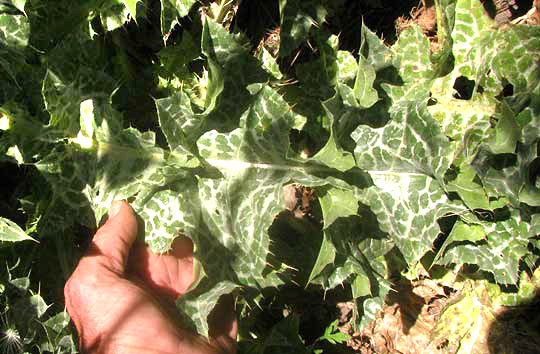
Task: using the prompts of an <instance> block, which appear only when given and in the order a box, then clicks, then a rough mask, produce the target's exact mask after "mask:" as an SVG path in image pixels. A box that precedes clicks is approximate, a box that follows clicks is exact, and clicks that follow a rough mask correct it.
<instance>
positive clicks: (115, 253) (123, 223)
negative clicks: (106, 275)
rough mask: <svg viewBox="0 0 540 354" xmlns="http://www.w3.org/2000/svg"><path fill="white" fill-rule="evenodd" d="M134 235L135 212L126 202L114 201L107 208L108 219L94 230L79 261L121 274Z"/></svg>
mask: <svg viewBox="0 0 540 354" xmlns="http://www.w3.org/2000/svg"><path fill="white" fill-rule="evenodd" d="M136 237H137V219H136V217H135V212H134V211H133V209H132V208H131V206H130V205H129V204H128V203H127V202H124V201H114V202H113V203H112V204H111V208H110V210H109V219H108V220H107V222H106V223H105V225H103V226H102V227H100V228H99V230H98V231H97V232H96V234H95V236H94V239H93V240H92V243H91V244H90V248H89V249H88V252H87V253H86V254H85V256H84V257H83V259H82V260H81V263H95V264H94V266H95V267H100V266H101V267H105V268H107V269H108V270H110V271H112V272H114V273H116V274H118V275H123V274H124V272H125V268H126V263H127V260H128V256H129V251H130V249H131V245H132V244H133V242H134V241H135V239H136Z"/></svg>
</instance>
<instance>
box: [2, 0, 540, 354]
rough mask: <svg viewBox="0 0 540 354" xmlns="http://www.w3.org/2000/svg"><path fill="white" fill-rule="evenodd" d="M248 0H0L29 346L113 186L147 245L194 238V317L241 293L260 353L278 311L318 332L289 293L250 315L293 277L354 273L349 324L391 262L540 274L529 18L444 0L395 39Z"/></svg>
mask: <svg viewBox="0 0 540 354" xmlns="http://www.w3.org/2000/svg"><path fill="white" fill-rule="evenodd" d="M377 2H378V1H366V2H365V3H366V6H368V3H370V4H371V3H377ZM254 3H257V4H262V3H266V1H265V2H249V1H245V2H241V1H233V0H219V1H196V0H177V1H170V0H156V1H149V0H145V1H137V0H110V1H97V0H90V1H75V2H74V1H71V0H54V1H52V0H17V1H1V2H0V163H2V169H1V170H0V172H2V173H5V176H4V175H2V178H3V179H2V181H3V185H5V187H4V189H3V190H2V191H1V193H2V198H1V200H2V204H0V211H1V214H0V260H1V261H2V262H4V260H5V262H7V263H9V264H13V263H15V261H16V260H17V259H19V258H20V259H21V261H20V264H19V265H18V268H17V270H16V272H17V273H18V274H19V273H20V274H19V276H20V277H22V278H20V279H23V278H24V279H26V278H27V279H28V280H24V281H20V280H19V281H18V283H17V284H16V285H17V286H15V288H17V289H19V290H20V289H22V290H20V291H19V290H18V291H19V292H7V290H6V292H4V293H0V296H6V297H7V298H9V299H10V301H9V303H15V300H16V298H17V296H21V295H20V293H21V292H22V293H23V294H24V296H25V297H26V298H28V301H27V302H28V304H30V305H31V307H32V308H33V309H34V311H33V312H28V313H31V314H32V316H33V317H32V320H31V321H28V323H32V324H34V323H35V324H38V326H36V327H35V328H33V329H32V332H31V334H32V335H31V336H28V338H29V339H28V341H29V344H28V346H29V347H31V348H38V350H39V351H41V352H46V351H56V352H59V353H69V352H72V351H75V350H76V348H75V345H74V344H73V343H76V342H77V340H76V339H75V338H76V334H75V331H74V329H73V327H72V326H69V325H68V323H69V317H68V316H67V314H66V313H65V312H64V304H63V301H64V300H63V295H62V291H61V289H62V288H63V286H64V282H65V280H66V279H67V278H68V277H69V275H70V274H71V272H72V271H73V269H74V267H75V265H76V264H77V261H78V259H79V258H80V257H81V255H82V254H83V253H84V251H85V249H86V247H87V245H88V243H89V240H90V239H91V236H92V235H93V233H94V232H95V230H96V229H97V227H99V225H100V224H101V223H102V222H103V220H105V218H106V213H107V210H108V208H109V206H110V205H111V202H112V201H113V200H117V199H125V200H129V201H130V203H131V205H132V206H133V208H134V209H135V211H136V212H137V214H138V216H139V217H140V220H141V223H143V225H141V228H140V229H141V230H144V234H141V235H140V237H141V238H144V240H145V241H146V243H147V244H148V245H149V246H150V247H151V249H152V250H153V251H154V252H157V253H163V252H167V251H168V250H169V249H170V247H171V244H172V242H173V240H174V239H175V237H178V235H183V236H185V237H189V238H190V239H191V240H192V241H193V244H194V257H195V266H194V269H195V270H196V274H195V277H196V282H195V284H196V286H194V288H193V289H192V291H190V292H189V293H188V294H186V295H185V296H183V297H182V298H180V299H179V300H178V302H177V308H178V311H179V313H181V314H182V316H183V318H184V325H185V326H186V327H190V328H191V329H192V330H194V331H197V332H198V333H200V334H201V335H203V336H206V335H208V322H207V318H208V315H209V314H210V312H211V311H212V310H213V308H214V307H215V306H216V304H217V303H218V300H219V299H220V297H221V296H223V295H225V294H232V295H233V296H234V297H235V298H236V300H237V301H236V303H237V304H238V309H237V310H238V313H239V316H240V343H241V344H240V349H241V350H245V351H246V352H250V353H267V352H271V350H272V348H273V349H275V350H277V349H276V348H275V345H276V343H278V342H279V343H281V342H282V341H283V340H284V339H283V338H285V337H284V336H283V334H282V333H283V331H285V332H287V333H288V334H289V335H288V336H286V338H287V341H288V342H287V345H289V346H290V348H292V349H291V351H292V352H296V353H301V352H305V351H306V350H307V349H306V347H308V348H309V344H310V343H304V342H303V340H300V339H299V334H298V332H299V331H300V328H302V326H301V324H300V323H301V320H302V319H301V318H300V317H299V316H296V314H294V316H293V315H289V316H285V315H280V316H281V317H284V318H280V319H279V320H276V321H274V322H276V323H273V324H272V325H266V324H267V323H266V322H264V321H261V322H257V321H256V319H257V318H260V317H258V315H259V314H260V313H262V312H263V310H268V309H269V308H271V304H273V303H274V299H276V298H279V296H280V294H281V292H282V291H285V290H284V289H290V288H291V287H297V288H299V289H301V290H302V291H304V289H307V290H305V291H312V290H313V289H316V290H313V291H319V292H320V293H327V292H331V291H338V290H342V291H343V292H345V293H346V294H347V295H346V296H347V299H348V301H350V302H351V303H352V308H353V310H352V312H353V314H352V316H351V319H350V321H351V328H354V329H355V330H360V329H361V328H364V327H365V326H366V325H367V324H369V323H370V322H371V321H373V320H374V319H375V318H376V317H377V315H378V314H379V313H380V311H381V310H382V309H383V308H384V306H385V300H386V299H387V295H388V294H390V292H392V291H393V290H395V278H396V277H402V278H409V279H419V278H421V277H432V278H433V279H435V280H436V281H437V282H440V284H441V286H444V287H446V288H452V289H458V290H459V289H460V288H462V286H461V285H460V284H461V283H460V281H461V280H463V279H468V278H474V279H475V280H477V279H482V281H484V282H485V283H486V284H489V289H490V291H492V290H493V289H495V290H497V291H498V293H499V294H500V295H501V296H500V297H498V300H497V301H499V303H503V304H505V305H517V304H519V303H520V301H522V300H524V299H527V298H529V297H530V296H532V295H531V294H534V289H536V286H537V284H536V283H537V280H536V279H537V278H534V277H533V276H532V274H538V273H535V271H537V269H538V268H539V264H540V239H539V237H538V235H539V233H540V209H539V207H540V184H539V182H538V177H539V176H540V171H539V170H540V168H539V161H540V157H539V151H540V149H539V142H540V139H539V137H540V27H538V26H533V25H527V24H511V23H510V24H504V25H499V24H497V23H496V22H495V21H494V19H493V18H491V17H490V15H489V13H488V12H486V11H485V8H484V4H483V3H486V2H484V1H478V0H439V1H435V4H436V6H438V9H437V10H438V11H437V12H436V15H437V23H438V26H439V27H438V29H437V33H440V36H441V37H440V38H437V37H433V34H432V36H431V37H428V36H427V35H426V33H425V32H424V31H423V30H422V28H420V27H418V26H417V25H415V24H414V23H413V24H411V25H410V26H407V27H406V28H404V29H403V31H402V32H401V33H399V34H396V40H395V41H393V42H392V43H388V42H385V41H384V40H383V39H381V36H380V35H378V34H377V32H376V31H375V29H372V28H369V26H367V25H366V23H362V22H361V16H358V22H357V23H354V24H352V25H351V26H353V25H354V26H353V27H354V32H351V31H349V38H352V40H351V41H350V42H346V40H345V37H346V36H345V30H346V29H347V28H345V27H344V25H343V23H341V22H340V21H341V20H342V18H343V17H344V16H346V15H347V14H348V9H347V6H348V5H347V4H350V3H354V2H351V1H345V0H334V1H322V0H305V1H300V0H280V1H275V2H273V3H274V5H275V8H274V10H273V11H274V16H273V17H272V18H271V20H269V21H267V23H265V28H257V26H259V24H261V25H262V24H263V23H264V21H262V20H263V19H264V18H263V15H260V16H258V17H256V16H254V17H253V18H249V19H247V20H246V19H245V18H241V17H242V16H246V12H247V11H248V10H250V11H251V10H253V9H251V8H249V9H248V7H249V6H251V5H253V6H255V5H254ZM268 3H272V2H271V1H268ZM358 3H362V4H363V3H364V2H362V1H358ZM261 6H262V5H261ZM253 11H255V10H253ZM270 12H271V11H270ZM260 13H261V14H262V13H264V11H261V12H260ZM258 21H259V22H258ZM340 25H343V26H342V27H343V28H341V27H340ZM342 30H343V31H342ZM351 33H353V35H351ZM269 34H271V35H272V40H271V42H272V43H271V44H272V46H271V47H272V48H270V46H269V45H268V44H269V43H268V42H269V41H268V40H267V39H268V38H265V36H268V35H269ZM261 43H262V44H261ZM351 43H353V44H354V43H356V44H355V45H354V46H353V45H351ZM353 47H354V48H353ZM270 49H271V50H270ZM4 171H6V172H4ZM4 181H5V182H4ZM291 186H292V188H291ZM284 190H286V191H287V190H288V191H289V192H287V194H288V195H289V196H292V198H293V200H292V202H291V201H290V200H289V201H286V196H285V194H286V193H285V192H284ZM295 198H296V199H295ZM4 201H5V202H4ZM14 272H15V271H14ZM471 273H472V274H471ZM28 274H30V275H28ZM12 278H13V277H11V274H10V276H5V277H0V286H4V287H5V288H6V289H7V287H8V286H12V287H13V286H14V285H13V282H14V281H15V280H14V279H12ZM23 283H24V286H21V284H23ZM37 284H41V291H39V292H38V293H37V295H36V293H33V292H31V289H34V288H35V287H36V286H37ZM486 287H488V286H487V285H486ZM501 289H503V290H504V292H501ZM495 290H493V293H494V292H496V291H495ZM11 300H13V301H11ZM12 310H13V311H14V310H15V309H14V308H13V309H12ZM10 311H11V310H10ZM293 312H294V311H291V312H288V313H293ZM15 315H18V314H15ZM3 316H4V320H3V323H2V332H1V341H0V345H1V346H2V347H1V349H2V350H4V349H5V350H11V351H12V352H17V351H19V350H20V349H21V345H22V342H24V343H25V345H26V342H25V340H26V337H27V336H26V330H24V332H22V328H21V327H20V326H19V328H18V329H19V331H21V332H18V331H17V328H16V327H14V326H13V325H12V324H11V323H8V321H7V318H8V317H7V316H8V313H7V312H4V315H3ZM335 319H336V318H335V317H334V318H331V319H327V322H326V323H324V324H322V325H321V326H320V328H321V331H320V333H317V334H316V335H314V336H313V338H319V337H320V336H321V335H323V332H324V328H331V329H332V331H331V333H335V334H339V333H337V332H336V331H337V328H338V325H337V324H335V325H334V324H333V323H334V321H335ZM330 324H333V325H332V326H331V327H328V326H329V325H330ZM334 330H336V331H334ZM21 333H22V334H23V336H24V340H23V341H21V335H20V334H21ZM291 333H292V334H291ZM329 333H330V332H329ZM351 333H353V332H351ZM276 338H278V339H276ZM339 338H341V339H343V340H341V339H340V340H339V341H337V340H335V341H334V342H335V344H339V343H338V342H341V341H346V340H348V339H345V338H348V337H346V336H340V337H339ZM314 340H315V339H314ZM458 340H461V339H458ZM463 340H465V339H463ZM322 342H328V341H322V340H321V341H319V342H317V345H318V344H320V343H322ZM304 344H306V346H304ZM455 347H459V345H457V344H456V345H455ZM24 349H25V350H26V347H25V348H24ZM313 349H317V350H318V349H319V348H313Z"/></svg>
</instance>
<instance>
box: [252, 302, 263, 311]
mask: <svg viewBox="0 0 540 354" xmlns="http://www.w3.org/2000/svg"><path fill="white" fill-rule="evenodd" d="M253 302H254V303H255V305H257V307H258V308H259V309H261V311H262V310H263V308H262V307H261V305H260V304H259V303H258V302H257V300H255V299H254V300H253Z"/></svg>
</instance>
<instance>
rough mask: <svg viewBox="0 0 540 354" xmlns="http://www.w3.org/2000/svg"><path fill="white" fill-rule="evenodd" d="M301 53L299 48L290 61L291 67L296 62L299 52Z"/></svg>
mask: <svg viewBox="0 0 540 354" xmlns="http://www.w3.org/2000/svg"><path fill="white" fill-rule="evenodd" d="M301 51H302V48H300V50H298V52H296V55H295V56H294V59H293V60H292V62H291V66H293V65H294V62H295V61H296V59H298V57H299V56H300V52H301Z"/></svg>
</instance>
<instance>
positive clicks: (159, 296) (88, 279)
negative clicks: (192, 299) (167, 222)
mask: <svg viewBox="0 0 540 354" xmlns="http://www.w3.org/2000/svg"><path fill="white" fill-rule="evenodd" d="M136 235H137V220H136V218H135V213H134V212H133V209H132V208H131V207H130V206H129V204H127V203H126V202H120V201H115V202H113V204H112V205H111V209H110V210H109V219H108V221H107V222H106V223H105V224H104V225H103V226H102V227H101V228H99V230H98V231H97V232H96V234H95V236H94V239H93V241H92V243H91V245H90V247H89V250H88V251H87V253H86V254H85V255H84V256H83V257H82V258H81V260H80V262H79V264H78V265H77V268H76V269H75V271H74V272H73V274H72V275H71V277H70V278H69V279H68V281H67V283H66V286H65V288H64V296H65V300H66V307H67V310H68V312H69V314H70V315H71V318H72V319H73V322H74V323H75V327H77V331H78V332H79V338H80V346H81V350H82V351H83V352H84V353H99V354H112V353H114V354H117V353H118V354H120V353H121V354H124V353H125V354H139V353H163V354H165V353H171V354H173V353H174V354H177V353H190V354H210V353H235V352H236V335H237V331H238V326H237V322H236V318H235V314H234V311H233V307H232V304H231V303H227V302H226V301H225V302H221V303H220V304H218V306H217V307H216V310H215V311H214V312H213V313H211V315H210V316H209V325H210V331H209V335H210V340H206V339H205V338H203V337H200V336H198V335H196V334H193V333H190V332H189V331H186V330H184V329H182V327H181V324H180V320H179V318H178V316H177V312H176V308H175V306H174V301H175V300H176V299H177V298H178V297H179V296H181V295H183V294H185V293H186V292H187V290H188V289H189V287H190V286H191V284H192V283H193V281H194V277H193V244H192V243H191V240H189V239H188V238H179V239H177V240H176V241H175V242H174V244H173V248H172V250H171V252H169V253H167V254H164V255H156V254H153V253H151V252H150V250H149V249H148V248H147V247H146V245H144V244H139V243H137V242H135V239H136ZM128 259H129V262H128Z"/></svg>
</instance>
